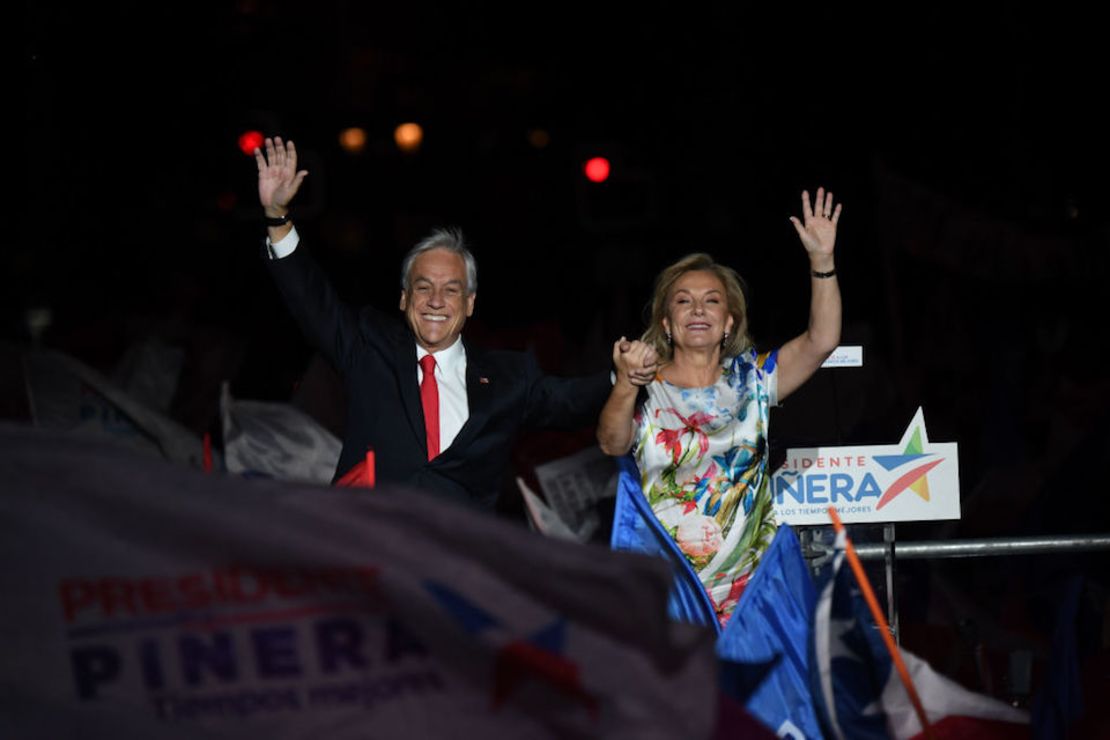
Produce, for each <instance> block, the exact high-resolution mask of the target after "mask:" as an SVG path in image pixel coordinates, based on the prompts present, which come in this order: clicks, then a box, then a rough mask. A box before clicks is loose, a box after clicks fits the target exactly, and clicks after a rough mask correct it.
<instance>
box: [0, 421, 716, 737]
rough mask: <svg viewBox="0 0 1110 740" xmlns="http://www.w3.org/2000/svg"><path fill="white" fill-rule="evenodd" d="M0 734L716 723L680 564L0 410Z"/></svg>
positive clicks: (659, 729)
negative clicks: (202, 461) (113, 439)
mask: <svg viewBox="0 0 1110 740" xmlns="http://www.w3.org/2000/svg"><path fill="white" fill-rule="evenodd" d="M0 479H2V480H3V481H4V490H3V495H2V496H0V556H2V558H3V562H4V564H5V565H4V568H3V569H2V570H0V593H2V594H3V595H4V606H3V608H2V609H0V634H3V635H4V638H5V647H4V658H3V660H2V661H0V736H2V737H13V738H16V737H18V738H21V739H22V738H59V737H83V738H101V737H104V738H107V737H111V738H118V737H135V738H157V737H173V738H176V737H181V738H208V737H217V738H225V737H243V738H256V737H265V738H304V737H328V738H367V737H420V738H436V737H451V738H458V737H490V738H493V737H512V738H530V737H629V738H645V737H647V738H650V737H659V738H674V737H683V738H696V737H707V736H708V735H709V734H710V733H711V731H712V729H713V723H714V719H715V716H716V704H717V689H716V678H715V659H714V654H713V636H712V634H711V633H709V632H708V631H706V630H699V629H696V628H693V627H690V626H688V625H680V624H673V623H671V622H669V621H668V620H667V617H666V597H667V591H668V589H669V588H670V585H671V573H670V571H669V570H668V569H667V567H666V566H665V565H664V564H663V563H660V562H656V561H654V560H651V559H648V558H644V557H640V556H636V555H631V554H627V553H617V552H610V551H608V550H606V549H604V548H594V547H583V546H579V545H575V544H570V543H564V542H559V541H555V540H551V539H547V538H544V537H541V536H538V535H536V534H533V533H530V532H528V531H526V530H524V529H521V528H519V527H517V526H514V525H511V524H507V523H504V522H500V521H497V520H495V519H493V518H491V517H489V516H487V515H483V514H480V513H477V512H471V511H469V510H462V509H458V508H455V507H454V506H452V505H450V504H446V503H443V502H441V501H438V500H434V499H431V498H428V497H425V496H423V495H421V494H419V493H416V492H412V491H407V490H402V489H385V488H383V489H377V490H374V491H361V490H360V491H351V490H347V489H332V488H319V487H312V486H298V485H293V484H289V483H282V482H276V481H267V480H242V479H239V478H235V477H231V476H226V477H225V476H206V475H204V474H202V473H200V472H197V471H194V470H189V469H184V468H181V467H178V466H173V465H170V464H168V463H166V462H163V461H160V460H156V459H150V458H144V457H141V456H137V455H135V454H134V453H132V452H129V451H127V450H125V449H121V448H120V447H118V446H112V445H107V444H103V443H96V442H91V441H88V440H84V439H81V438H78V437H76V436H74V435H67V434H64V433H58V432H47V431H44V430H33V429H24V428H16V427H6V426H0Z"/></svg>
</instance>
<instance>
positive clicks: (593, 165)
mask: <svg viewBox="0 0 1110 740" xmlns="http://www.w3.org/2000/svg"><path fill="white" fill-rule="evenodd" d="M582 169H583V171H584V172H585V173H586V179H587V180H589V181H590V182H605V181H606V180H608V179H609V160H608V159H606V158H605V157H592V158H591V159H590V160H589V161H587V162H586V166H585V167H583V168H582Z"/></svg>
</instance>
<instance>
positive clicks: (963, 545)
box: [801, 524, 1110, 641]
mask: <svg viewBox="0 0 1110 740" xmlns="http://www.w3.org/2000/svg"><path fill="white" fill-rule="evenodd" d="M882 526H883V540H884V542H883V543H882V544H879V543H875V544H871V543H867V544H856V545H855V549H856V554H857V555H859V557H860V560H879V561H883V562H884V563H885V568H884V571H885V576H886V593H887V605H886V606H887V621H888V622H889V623H890V628H891V631H892V632H893V633H894V637H895V639H899V641H900V636H899V634H898V607H897V594H896V593H895V578H894V570H895V560H931V559H941V558H984V557H998V556H1002V555H1010V556H1014V555H1045V554H1050V555H1060V554H1063V553H1076V552H1093V551H1097V550H1110V534H1081V535H1057V536H1041V537H999V538H994V539H975V540H946V541H944V542H896V541H895V537H894V525H893V524H885V525H882ZM806 529H808V530H810V531H809V532H808V533H807V534H808V535H809V536H804V535H803V536H802V538H801V539H802V551H803V554H804V555H805V557H806V559H807V560H808V561H809V564H810V567H811V568H813V569H814V571H816V570H817V569H819V568H820V567H821V566H822V565H824V564H825V563H826V562H828V561H829V560H830V559H832V556H833V547H832V545H831V543H826V542H817V541H815V540H814V538H813V536H812V533H813V530H814V529H816V528H811V527H807V528H806Z"/></svg>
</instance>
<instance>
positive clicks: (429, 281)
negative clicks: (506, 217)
mask: <svg viewBox="0 0 1110 740" xmlns="http://www.w3.org/2000/svg"><path fill="white" fill-rule="evenodd" d="M265 147H266V152H265V154H263V152H262V151H260V150H258V149H256V150H255V159H256V161H257V163H258V195H259V200H260V202H261V203H262V207H263V210H264V211H265V215H266V221H267V228H268V238H267V246H268V252H269V258H270V259H269V260H268V262H267V264H268V265H269V268H270V272H271V273H272V275H273V277H274V280H275V281H276V283H277V286H278V289H279V290H280V291H281V293H282V295H283V297H284V298H285V301H286V303H287V305H288V306H289V309H290V311H291V312H292V313H293V315H294V317H295V318H296V319H297V321H298V323H299V324H300V326H301V328H302V330H303V331H304V332H305V334H306V336H307V337H308V338H309V339H310V340H311V341H312V342H313V343H314V344H315V345H316V346H317V348H318V349H319V350H320V351H321V352H323V354H324V355H325V356H326V357H327V358H328V359H329V360H330V361H331V363H332V364H333V365H334V366H335V368H336V369H337V370H338V371H339V372H340V374H341V375H342V377H343V382H344V385H345V388H346V392H347V428H346V431H345V433H344V439H343V450H342V452H341V453H340V456H339V465H338V469H337V472H336V477H337V478H339V477H341V476H342V475H343V474H344V473H346V472H348V471H349V470H350V469H351V468H352V467H354V466H355V465H356V464H358V463H359V462H360V461H362V460H364V458H365V455H366V452H367V449H368V448H371V449H373V451H374V455H375V463H376V465H375V468H376V469H375V477H376V480H377V481H379V482H394V483H406V484H410V485H413V486H415V487H418V488H422V489H425V490H428V491H431V492H433V493H437V494H440V495H443V496H446V497H448V498H451V499H453V500H455V501H459V502H462V503H467V504H471V505H475V506H478V507H481V508H486V509H491V508H492V507H493V505H494V503H495V501H496V498H497V492H498V490H499V488H500V483H501V478H502V476H503V474H504V472H505V470H506V469H507V468H508V466H509V456H510V452H511V450H512V443H513V439H514V437H515V435H516V432H517V430H518V429H519V428H520V427H521V426H535V427H573V426H581V425H584V424H588V423H591V422H593V421H595V420H596V419H597V415H598V412H599V411H600V410H601V407H602V405H603V404H604V403H605V399H606V398H607V397H608V395H609V389H610V386H611V380H610V377H609V373H608V372H604V373H598V374H597V375H594V376H591V377H586V378H574V379H561V378H553V377H549V376H545V375H543V374H542V373H541V372H540V370H539V367H538V366H537V364H536V362H535V360H534V359H533V358H532V357H531V356H530V355H527V354H524V353H520V352H506V351H493V352H483V351H480V350H478V349H477V348H475V347H471V346H469V345H467V344H466V343H465V342H464V341H462V339H461V334H462V329H463V326H464V325H465V323H466V319H467V318H468V317H469V316H470V315H471V314H472V313H473V312H474V301H475V297H476V295H477V268H476V266H475V263H474V257H473V256H472V255H471V254H470V251H469V250H468V249H466V246H465V245H464V244H463V241H462V237H461V234H459V233H457V232H453V231H436V232H434V233H432V234H431V235H430V236H429V237H428V238H426V239H424V240H423V241H422V242H420V243H419V244H417V245H416V246H415V247H413V249H412V250H410V252H409V254H408V255H407V256H406V258H405V260H404V264H403V267H402V276H401V301H400V309H401V311H402V313H403V315H404V322H400V321H397V320H396V319H394V318H393V317H388V316H386V315H384V314H383V313H381V312H379V311H377V310H375V309H373V308H363V309H361V310H360V311H357V312H356V311H354V310H352V309H351V308H350V307H348V306H346V305H344V304H343V302H342V301H340V300H339V297H338V296H337V295H336V293H335V290H334V289H333V288H332V286H331V284H330V283H329V282H328V280H327V278H326V277H325V276H324V274H323V272H322V271H321V270H320V268H319V267H318V266H317V265H316V263H315V262H313V260H312V259H311V258H310V257H309V256H308V254H307V252H306V250H305V249H303V248H298V244H299V241H300V237H299V236H298V234H297V232H296V230H295V229H294V228H293V225H292V223H291V222H290V220H289V204H290V202H291V201H292V200H293V197H294V196H295V195H296V194H297V190H298V189H299V188H300V185H301V183H302V182H303V180H304V178H305V176H306V175H307V174H308V173H307V172H306V171H304V170H297V152H296V148H295V147H294V145H293V142H292V141H290V142H288V143H283V142H282V140H281V138H280V137H277V138H274V139H269V138H268V139H266V142H265ZM622 341H623V338H622ZM625 344H626V345H627V343H625ZM620 345H621V342H618V346H617V347H615V349H614V357H615V358H616V357H618V356H619V357H621V358H622V359H623V355H620ZM626 348H627V347H626ZM627 364H628V363H625V362H618V368H619V369H620V370H621V371H622V372H624V373H626V374H631V373H635V375H636V382H637V383H638V384H643V383H646V382H648V381H650V379H651V377H652V376H653V375H654V371H655V368H654V365H653V364H652V365H649V366H645V367H641V368H630V367H627Z"/></svg>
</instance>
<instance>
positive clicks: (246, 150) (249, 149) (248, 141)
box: [239, 131, 264, 157]
mask: <svg viewBox="0 0 1110 740" xmlns="http://www.w3.org/2000/svg"><path fill="white" fill-rule="evenodd" d="M263 139H264V137H263V136H262V132H261V131H247V132H245V133H243V134H241V135H240V136H239V151H241V152H242V153H243V154H246V155H247V156H248V157H252V156H254V150H255V149H258V148H260V147H261V146H262V141H263Z"/></svg>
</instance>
